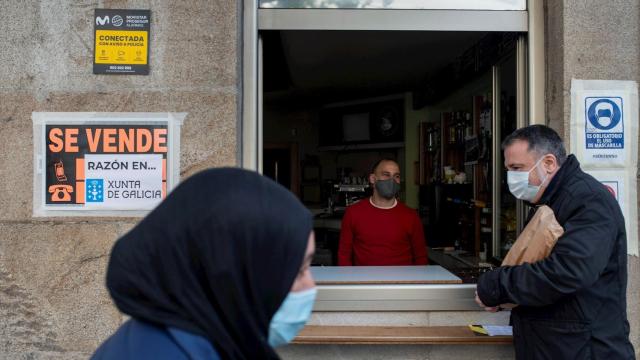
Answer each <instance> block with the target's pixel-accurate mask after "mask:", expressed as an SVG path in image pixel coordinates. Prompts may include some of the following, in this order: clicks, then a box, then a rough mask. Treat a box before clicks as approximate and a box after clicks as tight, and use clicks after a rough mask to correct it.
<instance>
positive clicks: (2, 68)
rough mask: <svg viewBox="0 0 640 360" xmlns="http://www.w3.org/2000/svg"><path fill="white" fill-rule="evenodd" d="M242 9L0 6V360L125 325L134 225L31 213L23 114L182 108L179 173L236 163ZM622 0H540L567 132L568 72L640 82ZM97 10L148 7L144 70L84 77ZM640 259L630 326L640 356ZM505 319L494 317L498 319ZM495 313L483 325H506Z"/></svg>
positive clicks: (633, 11) (45, 351)
mask: <svg viewBox="0 0 640 360" xmlns="http://www.w3.org/2000/svg"><path fill="white" fill-rule="evenodd" d="M240 3H241V1H233V0H217V1H209V0H186V1H161V0H147V1H142V0H140V1H136V0H133V1H125V0H97V1H86V0H77V1H71V0H41V1H35V0H28V1H20V0H4V1H3V3H2V11H0V44H2V50H1V51H0V80H1V81H0V137H1V138H2V139H3V141H2V142H0V209H2V210H1V211H0V234H1V235H0V358H2V359H4V358H10V359H40V358H68V359H76V358H77V359H83V358H86V357H87V356H88V355H89V354H90V353H91V352H92V351H93V350H94V349H95V347H96V346H97V345H98V344H99V343H100V342H101V341H102V340H104V339H105V338H106V337H107V336H108V335H109V334H110V333H111V332H112V331H113V330H114V329H115V328H116V327H117V326H118V325H119V324H120V323H121V321H122V315H121V314H119V312H118V311H117V310H116V309H115V308H114V306H113V305H112V303H111V300H110V298H109V296H108V294H107V292H106V290H105V288H104V273H105V266H106V263H107V259H108V254H109V250H110V248H111V246H112V244H113V242H114V241H115V239H117V238H118V236H120V235H122V234H124V233H125V232H126V231H127V230H128V229H130V228H131V227H132V226H133V225H134V224H135V223H136V222H137V221H138V219H135V218H129V219H118V218H51V219H33V218H32V217H31V209H32V185H31V183H32V176H33V167H32V152H33V150H32V149H33V140H32V126H31V112H33V111H65V112H77V111H126V112H129V111H135V112H162V111H176V112H187V113H188V116H187V118H186V120H185V124H184V126H183V127H182V139H181V145H182V149H181V158H180V165H181V176H182V177H183V178H184V177H186V176H189V175H190V174H193V173H194V172H196V171H198V170H201V169H204V168H207V167H211V166H228V165H235V164H237V163H238V151H239V146H238V143H239V142H238V136H239V131H238V129H239V119H240V117H239V113H238V102H239V86H238V84H239V79H240V77H239V74H240V71H239V68H238V66H239V48H240V44H241V41H240V39H241V36H240V33H239V30H238V29H239V24H240V22H241V19H240V15H239V14H240ZM639 7H640V5H639V4H638V3H637V2H635V1H631V0H615V1H610V2H601V1H596V0H585V1H569V0H563V1H548V2H546V4H545V14H546V28H545V36H546V55H547V63H546V68H547V72H546V78H547V88H546V100H547V115H548V121H549V123H550V124H551V126H553V127H554V128H556V129H557V130H559V131H560V132H561V133H563V134H565V137H566V138H568V131H567V126H568V124H569V117H570V96H569V95H570V83H571V78H581V79H624V80H636V81H638V80H639V79H638V78H639V77H640V73H639V69H640V64H639V62H640V56H639V55H640V54H639V51H640V45H639V44H638V41H637V39H638V35H639V34H638V32H639V24H640V19H639V16H638V15H639ZM95 8H130V9H150V10H151V11H152V25H151V42H150V43H151V46H150V69H151V74H150V75H149V76H105V75H93V74H92V57H93V41H94V39H93V23H92V20H93V11H94V9H95ZM639 299H640V260H639V259H638V258H636V257H630V258H629V293H628V300H629V319H630V322H631V328H632V340H633V341H634V345H635V347H636V352H637V357H640V352H639V351H640V300H639ZM486 316H489V315H486V314H484V313H482V312H458V313H452V312H433V313H385V314H380V313H356V314H339V313H338V314H335V313H334V314H331V313H324V314H314V318H313V319H312V321H313V322H314V323H316V324H344V325H348V324H351V325H358V324H359V325H365V324H371V325H376V324H378V325H379V324H386V325H414V326H418V325H424V326H427V325H444V324H451V323H454V324H466V323H469V322H476V321H477V320H479V319H483V317H486ZM500 316H504V315H500ZM504 320H505V319H503V318H499V317H491V318H484V320H482V321H504ZM281 354H282V355H283V357H285V358H291V359H301V358H307V359H315V358H318V359H320V358H322V359H329V358H344V359H451V358H456V359H465V358H469V359H472V358H473V359H477V358H486V359H507V358H511V357H512V356H513V353H512V348H511V347H510V346H291V347H287V348H284V349H282V350H281Z"/></svg>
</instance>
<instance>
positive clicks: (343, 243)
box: [338, 209, 353, 266]
mask: <svg viewBox="0 0 640 360" xmlns="http://www.w3.org/2000/svg"><path fill="white" fill-rule="evenodd" d="M351 217H352V215H351V211H349V209H347V211H346V212H345V214H344V217H343V218H342V225H341V226H340V242H339V244H338V266H352V265H353V231H352V229H351V226H352V222H351Z"/></svg>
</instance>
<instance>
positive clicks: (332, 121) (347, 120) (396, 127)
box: [319, 99, 404, 146]
mask: <svg viewBox="0 0 640 360" xmlns="http://www.w3.org/2000/svg"><path fill="white" fill-rule="evenodd" d="M319 129H320V132H319V135H320V138H319V144H320V146H336V145H337V146H339V145H352V144H384V143H400V142H403V141H404V100H403V99H396V100H387V101H379V102H371V103H359V104H355V105H345V106H335V107H327V108H324V109H323V110H322V111H321V112H320V125H319Z"/></svg>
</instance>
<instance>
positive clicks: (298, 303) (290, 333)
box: [269, 288, 318, 347]
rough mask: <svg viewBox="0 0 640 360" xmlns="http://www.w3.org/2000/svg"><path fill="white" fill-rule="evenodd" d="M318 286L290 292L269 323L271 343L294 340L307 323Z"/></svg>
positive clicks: (274, 344) (281, 343)
mask: <svg viewBox="0 0 640 360" xmlns="http://www.w3.org/2000/svg"><path fill="white" fill-rule="evenodd" d="M317 292H318V290H316V288H311V289H309V290H304V291H298V292H290V293H289V295H287V297H286V298H285V299H284V301H283V302H282V305H280V308H279V309H278V311H277V312H276V314H275V315H273V319H271V324H270V325H269V345H271V346H273V347H277V346H282V345H286V344H288V343H289V342H291V340H293V338H294V337H296V335H298V332H300V330H302V328H303V327H304V324H306V323H307V320H309V317H310V316H311V309H313V302H314V301H315V300H316V293H317Z"/></svg>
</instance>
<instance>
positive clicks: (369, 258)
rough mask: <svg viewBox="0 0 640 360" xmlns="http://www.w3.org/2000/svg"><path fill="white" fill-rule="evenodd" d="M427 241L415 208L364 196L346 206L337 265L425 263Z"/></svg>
mask: <svg viewBox="0 0 640 360" xmlns="http://www.w3.org/2000/svg"><path fill="white" fill-rule="evenodd" d="M426 264H427V245H426V241H425V239H424V231H423V230H422V223H421V222H420V218H419V217H418V214H417V213H416V211H415V210H413V209H411V208H409V207H407V206H406V205H404V204H402V203H401V202H397V205H396V206H394V207H393V208H391V209H380V208H377V207H375V206H373V205H372V204H371V203H370V200H369V199H363V200H361V201H359V202H358V203H356V204H354V205H351V206H349V207H348V208H347V211H346V212H345V214H344V218H343V219H342V227H341V229H340V244H339V246H338V265H339V266H351V265H356V266H367V265H368V266H384V265H426Z"/></svg>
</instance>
